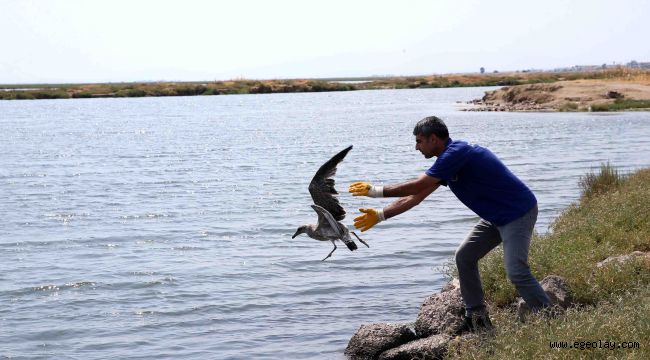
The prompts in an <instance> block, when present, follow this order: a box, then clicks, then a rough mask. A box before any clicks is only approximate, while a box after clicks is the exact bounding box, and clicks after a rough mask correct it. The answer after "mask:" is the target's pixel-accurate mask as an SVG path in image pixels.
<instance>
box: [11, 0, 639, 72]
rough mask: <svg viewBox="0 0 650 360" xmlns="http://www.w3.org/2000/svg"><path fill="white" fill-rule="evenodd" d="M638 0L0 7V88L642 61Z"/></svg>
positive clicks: (53, 2) (51, 2)
mask: <svg viewBox="0 0 650 360" xmlns="http://www.w3.org/2000/svg"><path fill="white" fill-rule="evenodd" d="M649 15H650V1H648V0H618V1H612V0H584V1H583V0H574V1H571V0H566V1H561V0H545V1H525V0H518V1H516V0H512V1H510V0H492V1H486V0H481V1H478V0H477V1H473V0H430V1H409V0H398V1H381V0H373V1H365V0H364V1H355V0H344V1H339V0H327V1H324V0H320V1H317V0H313V1H309V0H302V1H290V0H267V1H261V0H260V1H257V0H232V1H218V0H214V1H199V0H182V1H181V0H178V1H165V0H151V1H149V0H124V1H123V0H110V1H108V0H106V1H100V0H96V1H93V0H0V40H1V41H0V46H1V49H2V50H1V52H0V83H5V84H6V83H41V82H55V83H58V82H108V81H114V82H115V81H143V80H151V81H157V80H214V79H234V78H248V79H270V78H304V77H341V76H368V75H419V74H433V73H438V74H440V73H450V72H476V71H478V69H479V68H480V67H482V66H483V67H485V68H486V70H487V71H490V72H491V71H493V70H500V71H506V70H521V69H529V68H542V69H550V68H555V67H563V66H571V65H577V64H580V65H582V64H598V65H600V64H603V63H607V64H611V63H612V62H627V61H630V60H637V61H650V45H648V44H649V40H648V39H649V38H650V18H649Z"/></svg>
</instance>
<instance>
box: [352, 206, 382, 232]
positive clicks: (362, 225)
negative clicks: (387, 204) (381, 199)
mask: <svg viewBox="0 0 650 360" xmlns="http://www.w3.org/2000/svg"><path fill="white" fill-rule="evenodd" d="M359 211H361V212H362V213H364V214H363V215H361V216H357V217H356V218H354V227H355V228H357V229H359V230H361V232H364V231H366V230H368V229H370V228H371V227H373V226H375V225H377V224H379V223H380V222H382V221H384V220H386V218H385V217H384V209H359Z"/></svg>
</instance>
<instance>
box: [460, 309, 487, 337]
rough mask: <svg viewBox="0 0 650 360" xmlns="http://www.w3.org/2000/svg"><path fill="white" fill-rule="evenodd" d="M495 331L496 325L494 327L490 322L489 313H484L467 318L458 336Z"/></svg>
mask: <svg viewBox="0 0 650 360" xmlns="http://www.w3.org/2000/svg"><path fill="white" fill-rule="evenodd" d="M493 330H494V325H492V321H490V316H489V314H488V313H487V312H482V313H478V314H472V315H470V316H465V317H464V319H463V325H462V326H461V327H460V329H458V334H460V333H464V332H473V333H476V332H483V331H486V332H492V331H493Z"/></svg>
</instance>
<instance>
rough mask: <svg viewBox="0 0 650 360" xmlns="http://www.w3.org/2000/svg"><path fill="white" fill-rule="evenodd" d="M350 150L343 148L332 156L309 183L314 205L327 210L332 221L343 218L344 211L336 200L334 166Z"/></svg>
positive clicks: (349, 147) (349, 148)
mask: <svg viewBox="0 0 650 360" xmlns="http://www.w3.org/2000/svg"><path fill="white" fill-rule="evenodd" d="M351 149H352V145H350V146H348V147H347V148H345V149H344V150H343V151H341V152H339V153H338V154H336V155H334V156H333V157H332V158H331V159H329V160H328V161H327V162H326V163H325V164H323V165H322V166H321V167H320V169H318V171H317V172H316V175H314V178H313V179H311V183H309V193H310V194H311V198H312V200H314V204H316V205H318V206H322V207H323V208H324V209H325V210H327V211H328V212H329V213H330V214H331V215H332V217H333V218H334V219H336V220H337V221H341V220H343V219H344V218H345V210H344V209H343V207H341V204H339V200H338V199H337V198H336V196H334V195H336V194H338V192H337V191H336V189H334V179H333V177H334V175H336V166H337V165H338V164H339V163H340V162H341V161H343V158H345V155H347V154H348V151H350V150H351Z"/></svg>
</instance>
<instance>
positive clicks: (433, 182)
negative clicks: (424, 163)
mask: <svg viewBox="0 0 650 360" xmlns="http://www.w3.org/2000/svg"><path fill="white" fill-rule="evenodd" d="M439 184H440V179H438V178H435V177H431V176H428V175H426V174H422V175H420V176H419V177H418V178H417V179H413V180H410V181H407V182H403V183H401V184H396V185H386V186H373V185H372V184H370V183H367V182H355V183H353V184H352V185H350V187H349V189H348V191H349V192H351V193H352V195H353V196H369V197H405V196H411V195H418V194H421V193H422V192H424V191H427V190H429V189H432V188H433V190H435V188H437V187H438V185H439ZM433 190H431V191H430V192H429V193H428V194H427V196H429V194H431V193H432V192H433ZM425 197H426V196H425ZM420 201H421V200H420Z"/></svg>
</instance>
